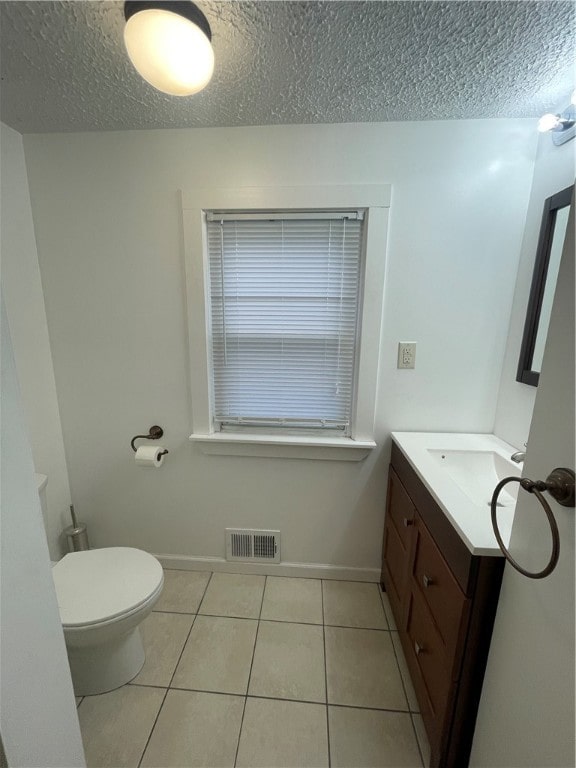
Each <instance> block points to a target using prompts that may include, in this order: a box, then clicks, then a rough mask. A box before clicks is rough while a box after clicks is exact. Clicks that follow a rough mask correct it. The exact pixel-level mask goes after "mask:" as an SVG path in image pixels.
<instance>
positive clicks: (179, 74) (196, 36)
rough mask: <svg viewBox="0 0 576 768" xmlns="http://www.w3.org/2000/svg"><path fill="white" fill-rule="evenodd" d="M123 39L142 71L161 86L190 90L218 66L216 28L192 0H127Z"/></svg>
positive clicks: (177, 91)
mask: <svg viewBox="0 0 576 768" xmlns="http://www.w3.org/2000/svg"><path fill="white" fill-rule="evenodd" d="M124 17H125V19H126V27H125V28H124V43H125V45H126V50H127V51H128V56H129V57H130V61H131V62H132V64H133V65H134V67H135V69H136V70H137V71H138V72H139V74H140V75H141V76H142V77H143V78H144V80H146V81H147V82H149V83H150V85H153V86H154V88H157V89H158V90H159V91H163V92H164V93H169V94H171V95H172V96H191V95H192V94H193V93H198V91H201V90H202V89H203V88H205V87H206V86H207V85H208V83H209V82H210V78H211V77H212V72H213V71H214V52H213V50H212V45H211V43H210V41H211V39H212V32H211V30H210V25H209V24H208V20H207V19H206V16H204V14H203V13H202V11H201V10H200V9H199V8H197V7H196V6H195V5H194V3H192V2H189V0H176V1H175V2H171V1H167V2H165V1H164V0H149V1H148V2H138V1H137V0H128V1H127V2H125V3H124Z"/></svg>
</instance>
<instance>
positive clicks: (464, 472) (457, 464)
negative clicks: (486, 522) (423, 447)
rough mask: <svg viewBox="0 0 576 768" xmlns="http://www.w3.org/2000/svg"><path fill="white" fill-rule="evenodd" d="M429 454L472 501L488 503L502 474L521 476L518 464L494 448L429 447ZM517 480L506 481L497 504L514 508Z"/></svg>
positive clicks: (479, 503) (480, 503)
mask: <svg viewBox="0 0 576 768" xmlns="http://www.w3.org/2000/svg"><path fill="white" fill-rule="evenodd" d="M428 453H429V454H430V456H431V457H432V458H433V459H434V461H436V462H438V465H439V466H440V467H442V469H443V470H444V471H445V472H447V473H448V475H449V476H450V477H451V478H452V480H454V482H455V483H456V484H457V485H458V487H459V488H460V490H461V491H463V492H464V493H465V494H466V496H468V498H469V499H470V501H472V502H473V503H474V504H477V505H479V506H483V505H486V504H488V505H490V501H491V499H492V493H493V491H494V488H495V487H496V485H498V483H499V482H500V481H501V480H504V478H505V477H510V476H514V477H520V474H521V473H520V467H519V465H518V464H516V463H514V462H513V461H510V460H508V459H505V458H504V457H503V456H501V455H500V454H499V453H496V452H495V451H454V450H449V449H445V450H443V449H441V448H430V449H428ZM517 498H518V483H509V484H508V485H506V486H505V487H504V488H503V489H502V491H501V492H500V495H499V496H498V506H499V507H513V506H514V505H515V504H516V499H517Z"/></svg>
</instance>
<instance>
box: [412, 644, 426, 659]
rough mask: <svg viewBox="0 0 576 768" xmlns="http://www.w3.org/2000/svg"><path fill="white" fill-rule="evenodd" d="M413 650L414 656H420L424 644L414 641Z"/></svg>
mask: <svg viewBox="0 0 576 768" xmlns="http://www.w3.org/2000/svg"><path fill="white" fill-rule="evenodd" d="M414 651H415V653H416V656H420V654H421V653H422V652H423V651H424V646H423V645H420V643H417V642H414Z"/></svg>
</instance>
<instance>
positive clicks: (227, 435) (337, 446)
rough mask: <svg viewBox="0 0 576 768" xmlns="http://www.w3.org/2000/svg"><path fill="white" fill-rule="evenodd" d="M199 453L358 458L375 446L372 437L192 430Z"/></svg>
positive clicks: (347, 459) (191, 437)
mask: <svg viewBox="0 0 576 768" xmlns="http://www.w3.org/2000/svg"><path fill="white" fill-rule="evenodd" d="M189 439H190V440H191V441H192V442H194V443H199V445H200V450H201V451H202V452H203V453H208V454H216V455H219V456H263V457H265V458H279V459H323V460H326V461H330V460H332V461H362V459H365V458H366V456H368V454H369V453H370V451H371V450H373V449H374V448H376V443H375V442H374V441H373V440H352V439H351V438H346V437H333V438H329V437H326V438H320V437H300V436H295V435H266V434H259V435H254V434H245V433H243V432H214V433H212V434H211V435H198V434H192V435H190V438H189Z"/></svg>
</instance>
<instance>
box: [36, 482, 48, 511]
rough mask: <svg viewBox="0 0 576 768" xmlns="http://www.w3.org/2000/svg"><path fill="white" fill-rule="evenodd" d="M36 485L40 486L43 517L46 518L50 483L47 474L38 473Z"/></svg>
mask: <svg viewBox="0 0 576 768" xmlns="http://www.w3.org/2000/svg"><path fill="white" fill-rule="evenodd" d="M36 485H37V486H38V496H40V506H41V507H42V517H43V518H44V519H46V509H47V507H46V486H47V485H48V477H47V475H40V474H38V473H36Z"/></svg>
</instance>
